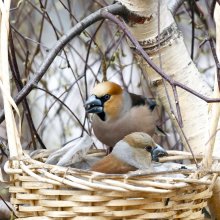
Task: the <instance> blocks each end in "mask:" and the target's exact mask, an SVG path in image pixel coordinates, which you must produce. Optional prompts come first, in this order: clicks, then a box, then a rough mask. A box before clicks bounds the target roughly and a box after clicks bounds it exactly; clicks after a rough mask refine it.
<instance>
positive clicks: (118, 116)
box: [85, 81, 158, 147]
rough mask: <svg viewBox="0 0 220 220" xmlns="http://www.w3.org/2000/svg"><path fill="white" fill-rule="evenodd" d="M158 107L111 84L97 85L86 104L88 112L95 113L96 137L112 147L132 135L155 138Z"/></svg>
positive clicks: (150, 101) (152, 102) (93, 122)
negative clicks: (134, 133) (141, 134)
mask: <svg viewBox="0 0 220 220" xmlns="http://www.w3.org/2000/svg"><path fill="white" fill-rule="evenodd" d="M155 106H156V103H155V102H154V101H153V100H152V99H148V98H146V97H143V96H140V95H136V94H132V93H128V92H127V91H125V90H123V89H122V88H121V87H120V86H119V85H118V84H116V83H113V82H109V81H107V82H103V83H99V84H97V85H96V86H95V87H94V89H93V91H92V95H91V97H90V98H89V99H88V100H87V101H86V103H85V108H86V111H87V112H88V113H95V114H94V117H93V119H92V127H93V130H94V133H95V135H96V137H97V138H98V139H99V140H100V141H101V142H102V143H104V144H106V145H108V146H110V147H113V146H114V145H115V144H116V143H117V142H118V141H119V140H121V139H122V138H123V137H124V136H125V135H128V134H130V133H132V132H146V133H148V134H149V135H151V136H152V135H153V134H154V133H155V130H156V128H157V120H158V115H157V112H156V110H155Z"/></svg>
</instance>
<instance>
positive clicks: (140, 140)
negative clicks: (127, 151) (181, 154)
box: [123, 132, 168, 161]
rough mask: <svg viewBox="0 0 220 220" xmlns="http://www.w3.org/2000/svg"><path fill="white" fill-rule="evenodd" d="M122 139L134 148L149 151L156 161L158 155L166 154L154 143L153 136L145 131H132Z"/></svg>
mask: <svg viewBox="0 0 220 220" xmlns="http://www.w3.org/2000/svg"><path fill="white" fill-rule="evenodd" d="M123 140H124V141H125V142H127V143H128V144H129V145H130V146H132V147H134V148H136V149H145V150H146V151H147V152H150V153H151V158H152V160H154V161H158V158H159V157H163V156H167V155H168V154H167V152H166V150H165V149H164V148H163V147H161V146H160V145H158V144H156V143H155V141H154V140H153V138H152V137H151V136H150V135H148V134H147V133H144V132H134V133H131V134H129V135H127V136H125V137H124V139H123Z"/></svg>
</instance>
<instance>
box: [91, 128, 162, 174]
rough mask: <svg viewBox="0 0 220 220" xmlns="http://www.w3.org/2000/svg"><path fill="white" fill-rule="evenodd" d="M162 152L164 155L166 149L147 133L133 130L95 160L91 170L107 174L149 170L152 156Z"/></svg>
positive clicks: (159, 154)
mask: <svg viewBox="0 0 220 220" xmlns="http://www.w3.org/2000/svg"><path fill="white" fill-rule="evenodd" d="M162 154H163V155H166V151H165V150H164V149H163V148H161V147H160V146H158V145H157V144H156V143H155V142H154V140H153V139H152V138H151V137H150V136H149V135H148V134H146V133H144V132H134V133H132V134H129V135H127V136H125V137H124V139H123V140H121V141H119V142H118V143H117V144H116V145H115V147H114V148H113V151H112V152H111V153H110V154H109V155H108V156H106V157H104V158H103V159H101V160H100V161H98V162H96V163H95V164H94V165H93V166H92V168H91V170H93V171H97V172H101V173H108V174H122V173H127V172H129V171H134V170H137V169H142V170H143V169H148V170H151V169H152V166H151V161H152V157H157V156H161V155H162Z"/></svg>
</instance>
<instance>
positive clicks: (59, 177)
mask: <svg viewBox="0 0 220 220" xmlns="http://www.w3.org/2000/svg"><path fill="white" fill-rule="evenodd" d="M173 154H174V156H173V158H177V157H178V159H180V158H181V157H182V158H186V154H187V155H188V153H184V152H183V153H182V154H183V155H181V152H179V153H178V155H176V156H175V153H173ZM187 157H189V155H188V156H187ZM5 170H6V171H7V172H8V173H10V176H11V184H12V185H11V187H10V192H11V202H12V204H13V205H14V206H15V207H16V215H17V217H18V218H17V219H19V220H23V219H25V220H30V219H31V220H32V219H33V220H34V219H40V220H42V219H63V220H64V219H65V220H70V219H74V220H85V219H86V220H90V219H91V220H92V219H94V220H95V219H96V220H99V219H204V216H203V213H202V211H203V208H204V207H206V206H207V200H208V198H210V197H211V195H212V187H213V185H214V183H215V180H216V178H217V175H216V174H207V175H203V177H200V178H195V177H194V178H193V176H195V175H192V173H194V171H190V170H181V171H179V172H182V173H186V175H187V176H188V177H187V178H178V177H173V176H169V175H162V174H160V175H158V174H157V175H155V174H152V173H137V172H131V173H129V174H126V175H106V174H101V173H96V172H90V171H83V170H77V169H72V168H64V167H59V166H55V165H48V164H45V163H42V162H40V161H37V160H33V159H31V158H29V157H28V156H25V157H24V158H20V159H19V160H12V161H8V162H7V163H6V166H5ZM177 172H178V171H177ZM172 173H173V172H172ZM170 175H171V174H170Z"/></svg>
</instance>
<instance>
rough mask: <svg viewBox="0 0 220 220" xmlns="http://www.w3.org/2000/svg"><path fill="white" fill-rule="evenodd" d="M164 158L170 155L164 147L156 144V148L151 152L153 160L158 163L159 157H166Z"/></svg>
mask: <svg viewBox="0 0 220 220" xmlns="http://www.w3.org/2000/svg"><path fill="white" fill-rule="evenodd" d="M164 156H168V153H167V152H166V150H165V149H164V148H163V147H161V146H160V145H158V144H156V146H155V147H154V148H153V149H152V151H151V157H152V160H153V161H156V162H158V161H159V157H164Z"/></svg>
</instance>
